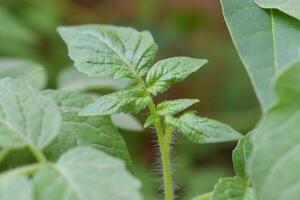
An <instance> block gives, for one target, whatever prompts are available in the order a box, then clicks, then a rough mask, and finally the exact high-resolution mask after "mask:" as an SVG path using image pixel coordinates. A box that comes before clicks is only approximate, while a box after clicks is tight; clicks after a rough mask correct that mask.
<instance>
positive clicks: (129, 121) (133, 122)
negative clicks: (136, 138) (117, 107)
mask: <svg viewBox="0 0 300 200" xmlns="http://www.w3.org/2000/svg"><path fill="white" fill-rule="evenodd" d="M111 119H112V122H113V123H114V125H115V126H116V127H118V128H120V129H124V130H128V131H137V132H140V131H143V130H144V128H143V126H142V125H141V123H140V121H139V120H138V119H137V118H135V117H134V116H133V115H130V114H127V113H118V114H113V115H112V116H111Z"/></svg>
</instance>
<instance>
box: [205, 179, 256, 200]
mask: <svg viewBox="0 0 300 200" xmlns="http://www.w3.org/2000/svg"><path fill="white" fill-rule="evenodd" d="M254 199H255V196H254V191H253V189H252V188H248V183H247V180H246V179H243V178H240V177H227V178H221V179H220V180H219V182H218V183H217V184H216V185H215V188H214V191H213V195H212V197H211V200H254Z"/></svg>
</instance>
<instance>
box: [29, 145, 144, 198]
mask: <svg viewBox="0 0 300 200" xmlns="http://www.w3.org/2000/svg"><path fill="white" fill-rule="evenodd" d="M33 184H34V189H35V197H36V198H37V199H39V200H49V199H55V200H67V199H76V200H86V199H89V200H99V199H110V200H141V199H142V198H141V195H140V192H139V190H140V188H141V183H140V182H139V181H138V180H137V179H136V178H134V177H133V176H132V175H131V174H129V173H128V172H127V171H126V169H125V165H124V163H123V162H122V161H121V160H119V159H116V158H114V157H111V156H109V155H107V154H105V153H103V152H101V151H98V150H96V149H93V148H90V147H76V148H73V149H71V150H69V151H68V152H66V153H65V154H64V155H62V157H61V158H60V159H59V160H58V161H57V163H56V164H52V165H49V166H48V167H46V168H44V169H42V170H41V171H40V172H38V173H37V174H36V175H35V176H34V179H33Z"/></svg>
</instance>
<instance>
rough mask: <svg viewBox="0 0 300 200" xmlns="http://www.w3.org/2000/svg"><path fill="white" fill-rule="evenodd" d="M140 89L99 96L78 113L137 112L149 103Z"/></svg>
mask: <svg viewBox="0 0 300 200" xmlns="http://www.w3.org/2000/svg"><path fill="white" fill-rule="evenodd" d="M149 100H150V99H149V97H148V96H145V92H144V91H143V90H142V89H135V88H133V89H127V90H121V91H117V92H114V93H111V94H107V95H104V96H101V97H100V98H99V99H97V100H96V101H95V102H94V103H91V104H90V105H88V106H87V107H86V108H84V109H83V110H82V111H81V112H80V113H79V115H82V116H88V115H111V114H116V113H122V112H124V113H129V112H132V113H137V112H139V111H140V110H142V109H144V108H145V107H146V106H147V105H148V103H149Z"/></svg>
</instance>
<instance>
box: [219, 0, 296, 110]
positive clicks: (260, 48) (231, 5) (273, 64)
mask: <svg viewBox="0 0 300 200" xmlns="http://www.w3.org/2000/svg"><path fill="white" fill-rule="evenodd" d="M221 2H222V6H223V12H224V16H225V19H226V23H227V26H228V29H229V31H230V34H231V36H232V39H233V42H234V43H235V46H236V48H237V50H238V53H239V55H240V57H241V60H242V61H243V63H244V65H245V67H246V69H247V71H248V73H249V76H250V78H251V80H252V84H253V86H254V89H255V91H256V94H257V97H258V100H259V102H260V104H261V107H262V110H263V111H264V112H266V111H267V110H268V108H270V106H271V105H272V104H273V103H274V102H275V101H276V96H275V93H274V89H273V84H272V83H271V80H272V77H273V75H274V74H275V73H276V72H278V71H280V70H281V69H283V68H285V67H287V65H288V64H290V63H291V62H294V61H296V60H297V59H298V58H300V51H299V49H300V29H299V27H300V21H299V20H296V19H293V18H291V17H289V16H286V15H285V14H283V13H281V12H279V11H276V10H270V11H266V10H264V9H262V8H260V7H258V5H256V4H255V2H254V0H222V1H221Z"/></svg>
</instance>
